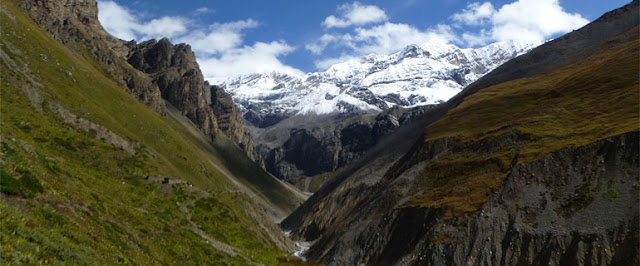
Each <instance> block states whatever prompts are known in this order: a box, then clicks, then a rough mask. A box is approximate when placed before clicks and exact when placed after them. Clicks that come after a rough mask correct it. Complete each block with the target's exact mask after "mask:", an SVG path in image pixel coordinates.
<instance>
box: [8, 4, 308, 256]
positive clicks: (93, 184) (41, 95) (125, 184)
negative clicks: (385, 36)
mask: <svg viewBox="0 0 640 266" xmlns="http://www.w3.org/2000/svg"><path fill="white" fill-rule="evenodd" d="M95 7H96V3H95V1H64V0H63V1H57V0H51V1H9V0H2V1H1V2H0V16H1V17H0V24H1V25H0V34H1V35H2V38H0V111H1V114H2V115H0V124H1V125H2V126H1V127H0V192H1V193H0V242H1V243H2V249H1V250H0V264H9V265H13V264H17V265H19V264H49V263H50V264H58V263H71V264H88V265H110V264H119V263H122V264H129V263H131V264H141V265H153V264H184V263H193V264H244V265H247V264H258V263H262V264H269V263H276V261H277V259H278V258H279V257H283V256H284V257H286V256H287V253H288V252H289V251H291V250H292V249H293V243H291V242H290V241H289V240H288V239H287V238H286V237H285V235H284V233H283V232H282V230H280V229H279V228H278V227H277V226H276V224H275V223H274V222H273V219H275V218H279V217H278V216H282V215H283V213H286V212H288V211H290V210H292V209H293V208H295V206H297V205H298V204H299V203H300V200H301V198H303V197H301V196H300V195H299V193H297V192H296V191H295V190H294V189H292V188H290V187H287V186H285V185H284V184H282V183H281V182H279V181H278V180H276V179H274V178H271V177H270V176H269V175H268V174H267V173H266V172H264V171H263V170H262V169H260V167H259V166H258V165H256V164H254V163H252V162H251V161H250V160H249V159H248V158H247V157H246V155H244V151H242V150H241V149H240V148H239V147H238V145H236V144H235V141H234V140H230V138H227V137H226V135H225V134H223V133H219V132H218V133H216V137H215V139H214V140H213V141H212V140H211V136H208V135H205V134H204V132H203V131H202V128H201V127H199V126H200V125H198V124H196V123H197V122H198V121H192V120H190V119H189V118H187V117H185V116H183V115H182V114H183V113H186V112H188V111H190V110H193V109H190V108H196V109H197V108H199V107H200V106H197V105H196V106H192V105H190V103H191V102H188V100H191V99H194V98H189V97H187V96H192V95H193V94H191V93H192V92H194V91H192V90H190V89H194V88H195V87H191V86H189V84H188V83H189V82H197V81H198V80H197V79H191V78H189V79H185V80H183V81H184V82H185V83H184V86H183V87H180V86H176V87H171V86H169V89H175V90H176V92H180V89H189V90H190V91H189V92H185V94H187V96H178V98H179V97H184V98H181V99H185V101H183V102H182V103H189V104H185V106H183V107H184V110H178V109H176V108H175V107H174V106H173V103H171V102H169V104H165V99H163V98H162V97H160V96H161V95H162V94H161V90H160V88H159V87H158V85H161V84H160V82H158V80H154V79H153V77H157V76H161V75H163V74H166V75H167V77H171V75H172V73H175V72H173V71H176V72H178V73H179V72H180V71H182V70H184V69H181V68H180V67H178V66H179V65H171V63H170V62H161V61H160V60H158V61H156V62H157V63H159V64H162V65H165V66H168V68H166V69H165V70H166V71H164V72H163V71H160V72H162V73H161V74H160V75H157V76H155V75H153V74H151V75H148V74H145V73H143V72H140V71H138V70H136V69H135V68H133V67H132V66H131V65H130V64H129V63H127V62H126V61H125V60H124V58H126V56H127V55H129V53H128V51H129V49H132V48H133V47H135V45H134V44H133V43H124V42H122V41H118V40H115V39H114V38H113V37H111V36H109V35H106V33H104V32H103V31H102V29H101V27H100V25H99V24H97V19H96V16H95V15H96V13H95V12H97V10H95ZM22 9H24V10H27V11H28V12H24V11H23V10H22ZM34 21H35V22H34ZM110 45H113V46H110ZM120 45H122V46H120ZM120 48H122V49H120ZM183 48H184V47H183ZM114 49H115V50H114ZM188 57H189V56H188V53H185V58H183V59H185V60H187V61H189V60H191V59H189V58H188ZM187 72H189V70H187ZM155 74H157V73H155ZM172 78H173V77H172ZM165 80H170V79H169V78H167V79H165ZM171 81H172V82H177V83H180V82H181V81H180V80H179V79H173V80H171ZM132 82H133V83H132ZM156 82H157V83H156ZM132 84H133V85H132ZM139 85H144V86H142V87H140V86H139ZM138 89H139V90H138ZM195 89H196V90H197V88H195ZM199 97H200V96H198V97H196V98H197V99H196V100H195V101H194V102H192V103H193V104H194V105H195V104H196V103H198V102H199V99H200V98H199ZM217 98H218V99H219V98H222V97H220V96H217ZM166 100H168V99H166ZM212 105H213V106H215V104H213V102H212ZM223 106H224V104H223ZM224 108H228V107H224ZM224 108H223V109H224ZM211 109H212V110H213V109H214V107H211ZM216 119H217V118H216ZM223 156H224V157H223ZM274 210H276V211H274ZM274 216H275V217H274Z"/></svg>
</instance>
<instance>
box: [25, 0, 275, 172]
mask: <svg viewBox="0 0 640 266" xmlns="http://www.w3.org/2000/svg"><path fill="white" fill-rule="evenodd" d="M18 5H19V6H20V8H22V9H23V10H25V11H27V13H28V14H29V15H30V16H31V18H32V19H33V20H34V21H36V23H38V25H40V26H41V27H42V28H43V29H45V30H47V31H48V32H49V33H50V34H51V35H52V36H53V38H55V39H56V40H58V41H60V42H62V43H64V44H65V45H66V46H68V47H70V48H72V49H74V50H75V51H77V52H80V53H85V52H86V53H88V54H89V55H91V56H93V57H94V58H96V59H97V60H99V61H101V62H103V63H105V64H107V66H108V68H107V71H108V73H109V75H110V76H111V77H112V78H113V79H114V80H115V81H116V82H119V83H121V84H123V85H126V86H127V87H128V88H129V90H130V92H131V93H132V95H134V96H136V97H137V98H138V99H140V100H141V101H142V102H144V103H146V104H147V105H148V106H149V107H151V108H152V109H154V110H156V111H158V112H160V113H164V112H166V109H165V107H164V105H165V103H164V101H163V99H166V100H167V101H168V102H169V103H171V104H172V105H174V106H176V107H177V108H178V109H179V110H181V111H182V112H183V113H184V114H185V116H187V117H188V118H189V119H190V120H191V121H193V122H194V123H195V124H196V125H198V127H199V128H200V129H201V130H202V131H203V132H204V133H205V134H206V135H207V136H209V137H210V138H211V139H212V140H213V139H215V136H216V134H217V133H218V132H219V131H218V129H219V128H220V129H221V130H222V132H224V133H225V134H227V135H228V136H229V137H231V138H232V139H233V140H235V141H236V143H237V144H238V145H239V146H240V147H242V148H243V149H244V150H245V151H246V152H247V155H248V156H249V157H250V158H252V159H253V160H255V161H256V162H258V163H262V162H261V159H260V157H259V156H257V154H256V152H255V151H254V149H253V148H254V144H253V141H252V139H251V137H250V136H249V134H248V132H247V130H246V126H245V124H244V121H243V120H242V119H240V118H239V117H240V114H238V110H237V108H235V106H230V105H229V103H228V101H225V100H224V99H226V98H227V97H226V96H224V95H220V94H221V93H223V92H221V91H219V90H217V89H215V88H212V87H211V86H210V85H209V84H208V83H206V82H205V81H204V78H203V77H202V73H201V71H200V69H199V67H198V64H197V62H196V58H195V55H194V54H193V52H192V51H191V48H190V47H189V46H188V45H185V44H180V45H176V46H174V45H172V44H171V43H170V42H169V41H168V40H167V39H163V40H160V41H155V40H153V41H147V42H144V43H141V44H136V43H135V41H131V42H125V41H122V40H119V39H117V38H115V37H113V36H111V35H110V34H108V33H107V32H106V31H104V29H103V28H102V26H101V25H100V22H99V21H98V6H97V2H96V1H94V0H90V1H80V0H48V1H19V3H18ZM132 66H133V67H134V68H136V69H138V70H140V71H141V72H140V71H132V69H131V67H132ZM145 74H146V75H145ZM212 90H215V91H216V92H215V93H214V94H213V95H212ZM220 99H222V100H220ZM219 100H220V102H219ZM214 109H215V110H216V111H215V112H214ZM219 120H220V121H219Z"/></svg>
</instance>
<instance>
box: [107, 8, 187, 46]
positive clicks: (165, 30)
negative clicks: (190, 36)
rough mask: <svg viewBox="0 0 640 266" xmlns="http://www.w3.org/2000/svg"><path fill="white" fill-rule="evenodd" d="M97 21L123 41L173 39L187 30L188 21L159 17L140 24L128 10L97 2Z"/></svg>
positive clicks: (180, 18)
mask: <svg viewBox="0 0 640 266" xmlns="http://www.w3.org/2000/svg"><path fill="white" fill-rule="evenodd" d="M98 5H99V6H98V8H99V10H100V12H98V19H99V20H100V22H101V24H102V26H103V27H104V28H105V30H106V31H107V32H109V33H111V34H112V35H113V36H116V37H118V38H120V39H124V40H133V39H139V40H148V39H154V38H156V39H158V38H162V37H169V38H171V37H175V36H178V35H180V34H183V33H185V32H186V30H187V25H188V24H189V20H188V19H186V18H182V17H170V16H166V17H161V18H158V19H153V20H150V21H148V22H140V21H139V19H138V18H137V17H136V16H135V15H134V14H133V13H132V12H131V11H130V10H128V9H126V8H124V7H122V6H120V5H118V4H117V3H116V2H113V1H99V2H98Z"/></svg>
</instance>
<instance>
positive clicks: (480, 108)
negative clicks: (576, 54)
mask: <svg viewBox="0 0 640 266" xmlns="http://www.w3.org/2000/svg"><path fill="white" fill-rule="evenodd" d="M638 32H639V31H638V28H637V27H636V28H635V29H633V30H630V31H629V32H627V33H625V34H623V35H621V36H618V37H617V38H616V39H614V40H611V41H609V42H608V43H605V44H603V47H604V48H603V49H602V51H601V52H600V53H598V54H596V55H593V56H590V57H588V58H586V59H583V60H580V61H577V62H575V63H572V64H569V65H566V66H563V67H561V68H559V69H556V70H553V71H550V72H548V73H544V74H541V75H537V76H534V77H531V78H524V79H517V80H513V81H510V82H506V83H502V84H499V85H496V86H492V87H489V88H486V89H483V90H481V91H479V92H477V93H475V94H472V95H470V96H468V97H467V98H465V100H464V102H463V103H462V104H460V105H459V106H458V107H456V108H454V109H452V110H450V111H449V113H448V114H447V115H446V116H444V117H443V118H442V119H440V120H439V121H437V122H435V123H433V124H431V125H429V126H428V127H427V129H426V132H425V135H424V141H425V143H428V142H431V141H436V140H444V139H448V144H447V145H448V146H449V147H450V149H449V151H447V152H446V153H445V154H443V155H440V156H439V157H438V158H437V159H436V160H435V161H434V163H431V164H429V165H428V166H427V167H425V169H424V170H422V171H421V173H420V175H419V177H420V179H419V183H420V186H418V187H415V188H414V191H418V190H420V189H421V188H424V187H429V188H430V189H429V191H428V192H427V193H424V194H422V195H420V196H418V197H416V198H414V199H412V200H411V201H410V202H409V203H407V204H406V206H422V207H438V208H444V209H446V215H445V216H446V217H449V218H450V217H454V216H457V215H460V214H462V213H465V212H471V211H475V210H477V209H478V208H480V206H482V204H483V203H484V202H486V200H487V199H488V198H489V196H490V195H491V193H493V192H494V191H495V190H496V189H497V188H498V187H500V185H501V184H502V181H503V180H504V178H505V177H506V176H507V175H508V174H509V169H510V168H511V167H513V166H515V165H517V164H520V163H526V162H533V161H537V160H540V159H542V158H543V157H544V156H545V155H547V154H549V153H551V152H554V151H557V150H559V149H562V148H565V147H579V146H582V145H586V144H589V143H593V142H596V141H598V140H601V139H605V138H608V137H612V136H616V135H620V134H623V133H627V132H630V131H634V130H638V128H639V127H640V125H639V124H638V118H639V113H638V110H640V105H639V103H638V102H639V99H640V93H639V90H638V87H639V84H638V76H637V74H638V72H639V64H638V58H640V53H639V47H638ZM619 43H622V44H619ZM616 44H619V45H617V46H616ZM610 45H613V47H611V48H607V46H610ZM630 185H633V184H630Z"/></svg>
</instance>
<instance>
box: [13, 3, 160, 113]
mask: <svg viewBox="0 0 640 266" xmlns="http://www.w3.org/2000/svg"><path fill="white" fill-rule="evenodd" d="M18 5H19V7H20V8H21V9H23V10H25V11H26V12H27V13H28V14H29V16H31V18H32V19H33V20H34V21H35V22H36V23H37V24H38V25H39V26H40V27H42V28H43V29H44V30H46V31H48V32H49V33H50V34H51V36H53V38H54V39H56V40H57V41H59V42H61V43H63V44H65V45H66V46H67V47H70V48H71V49H73V50H75V51H77V52H79V53H89V55H90V56H93V57H94V58H96V59H98V60H99V61H101V62H103V63H105V64H107V67H108V69H107V71H108V72H109V74H110V75H111V76H112V77H113V79H114V81H116V82H118V83H120V84H122V85H123V87H127V88H129V90H130V93H131V94H132V95H133V96H135V97H136V98H138V100H140V101H141V102H143V103H145V104H147V105H148V106H149V107H150V108H152V109H153V110H155V111H157V112H159V113H165V111H166V110H165V106H164V101H163V100H162V96H161V94H160V91H159V90H158V88H157V86H156V85H154V84H153V83H151V81H150V80H149V79H148V78H147V77H146V75H144V74H143V73H140V72H138V71H131V67H128V64H127V63H126V62H125V61H124V60H125V56H126V55H127V54H128V53H129V50H130V49H131V47H132V46H133V45H134V43H128V42H125V41H122V40H119V39H117V38H115V37H113V36H111V35H110V34H108V33H107V32H106V31H105V30H104V29H103V28H102V26H101V25H100V22H99V21H98V3H97V2H96V1H95V0H45V1H19V3H18Z"/></svg>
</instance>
